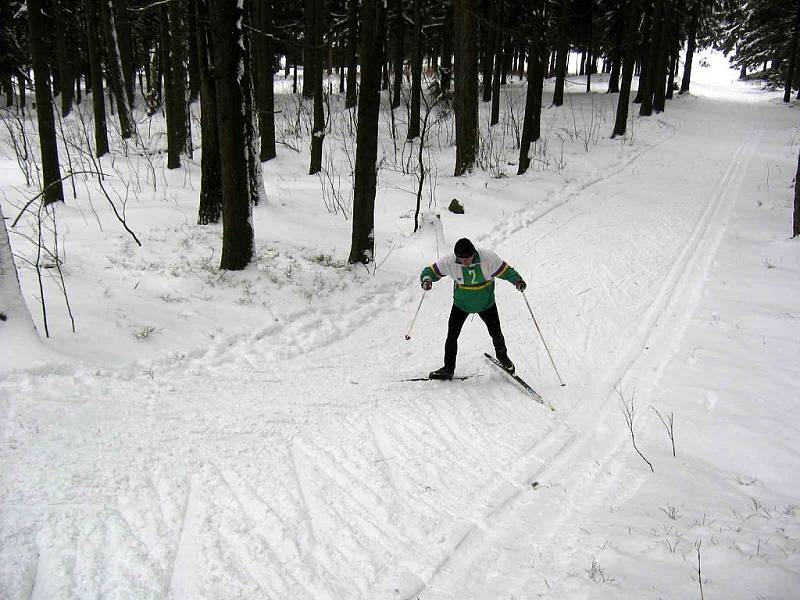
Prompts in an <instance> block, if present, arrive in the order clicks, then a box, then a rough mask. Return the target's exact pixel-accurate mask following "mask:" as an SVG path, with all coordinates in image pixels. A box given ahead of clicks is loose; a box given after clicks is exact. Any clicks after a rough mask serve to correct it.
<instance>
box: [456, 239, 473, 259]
mask: <svg viewBox="0 0 800 600" xmlns="http://www.w3.org/2000/svg"><path fill="white" fill-rule="evenodd" d="M453 251H454V252H455V255H456V256H457V257H458V258H469V257H470V256H472V255H473V254H475V246H473V245H472V242H470V241H469V240H468V239H467V238H461V239H460V240H458V241H457V242H456V247H455V248H454V249H453Z"/></svg>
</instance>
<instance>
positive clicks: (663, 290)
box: [408, 101, 757, 600]
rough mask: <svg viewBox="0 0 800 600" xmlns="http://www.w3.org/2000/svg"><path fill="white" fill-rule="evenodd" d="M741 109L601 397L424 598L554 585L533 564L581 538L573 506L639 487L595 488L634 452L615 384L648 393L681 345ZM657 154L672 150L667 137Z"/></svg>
mask: <svg viewBox="0 0 800 600" xmlns="http://www.w3.org/2000/svg"><path fill="white" fill-rule="evenodd" d="M744 111H745V112H746V113H747V122H748V123H749V126H748V128H747V132H746V134H745V139H744V140H743V141H742V142H741V143H740V144H739V146H738V147H737V148H736V150H735V152H734V153H733V155H732V156H731V158H730V160H729V161H728V163H727V166H726V168H725V170H724V172H723V175H722V176H721V178H720V179H719V180H718V182H717V183H716V184H715V186H714V188H715V192H714V194H713V196H712V197H711V198H710V200H709V201H708V202H707V204H706V206H705V208H704V210H703V212H702V214H701V215H700V217H699V219H698V220H697V223H696V225H695V227H694V230H693V231H692V233H691V235H690V236H689V238H688V239H687V242H686V244H685V245H684V247H683V250H682V251H681V252H680V254H679V255H678V256H677V258H676V260H675V262H674V263H673V265H672V268H671V269H670V272H669V275H668V277H666V279H665V280H664V283H663V285H662V286H661V287H660V290H659V292H658V294H657V296H656V298H655V299H654V301H653V302H652V304H651V305H650V307H649V308H648V310H647V311H646V313H645V314H644V316H643V318H642V319H641V321H640V322H639V323H638V325H637V327H636V331H635V334H634V335H633V336H632V337H631V339H630V340H629V343H628V344H627V345H626V346H625V349H624V350H623V352H621V353H620V354H621V356H620V360H619V362H618V363H617V364H616V365H615V366H614V367H613V368H612V369H610V370H609V371H608V372H607V373H604V374H603V377H602V378H603V392H602V395H600V396H598V397H597V399H593V398H591V397H585V398H582V399H579V400H578V401H577V403H576V404H574V405H573V406H572V407H571V411H570V413H569V414H568V415H567V417H566V418H564V419H563V420H561V421H560V422H558V424H557V425H556V426H555V427H554V428H553V429H552V430H551V431H550V432H548V433H547V434H546V435H545V436H544V438H543V439H542V440H541V441H540V442H539V443H537V445H536V446H535V447H534V448H532V449H531V451H530V452H529V453H528V454H527V455H526V456H524V457H520V461H519V462H518V463H517V464H516V465H515V467H514V468H513V469H512V471H513V472H515V473H516V475H515V477H513V478H512V480H513V481H514V482H515V483H514V485H512V486H507V487H506V490H505V493H504V494H503V495H502V497H501V498H500V499H499V500H498V501H497V502H496V503H495V504H493V505H492V506H490V507H488V508H487V509H486V510H485V511H484V513H483V515H482V516H481V518H480V519H476V520H475V521H474V522H473V523H472V525H471V526H470V527H469V528H468V530H467V531H466V532H465V534H464V535H463V537H462V538H461V539H460V540H459V541H458V543H457V544H456V546H455V547H454V549H453V552H452V553H451V554H449V555H448V556H447V557H445V559H444V560H443V561H442V562H441V563H440V564H439V565H437V566H436V567H435V568H434V569H433V570H432V573H431V575H430V577H429V578H428V579H427V581H426V587H425V593H424V596H423V597H424V598H425V599H426V600H445V599H446V600H455V599H459V600H460V599H466V598H474V599H485V600H489V599H491V598H495V597H497V596H496V593H497V585H498V584H499V583H500V581H501V580H502V589H503V593H504V594H505V595H508V596H509V597H517V595H518V594H519V595H521V597H525V594H534V593H545V592H546V591H547V590H548V589H549V588H550V583H548V582H546V581H545V578H546V575H547V574H546V573H545V574H542V572H537V570H536V569H535V565H536V564H537V563H538V564H540V565H546V566H547V568H548V569H549V572H550V573H552V572H553V570H554V567H555V566H558V565H559V563H561V565H560V566H562V567H563V566H565V565H564V563H565V562H567V561H565V559H563V558H562V554H563V549H564V548H566V547H570V544H574V542H575V540H576V539H577V537H578V530H577V529H576V528H575V527H569V526H568V525H569V521H570V517H571V516H572V515H573V513H574V511H575V509H576V508H577V507H579V506H583V505H585V504H587V503H590V504H592V505H595V506H601V505H603V504H604V503H607V502H606V501H607V500H608V499H609V498H613V499H614V501H615V502H619V501H620V500H621V499H622V498H624V497H629V496H630V495H633V493H635V490H636V488H637V487H638V483H639V482H640V481H641V479H639V480H638V481H629V482H622V481H615V482H614V483H613V485H610V486H609V485H605V486H602V485H598V481H599V478H600V476H601V475H604V474H609V473H613V472H616V471H618V465H619V464H620V463H621V462H622V461H623V460H624V458H623V457H624V456H625V455H626V454H627V453H628V452H632V449H631V448H630V437H629V433H628V431H627V429H625V427H624V424H621V423H620V420H621V416H620V412H619V408H618V406H617V403H616V402H615V399H616V397H617V389H619V390H620V391H622V392H623V393H626V391H627V392H628V393H630V390H631V386H635V387H636V390H637V394H640V395H645V397H646V394H647V392H648V391H650V388H651V387H652V386H653V385H655V384H656V383H657V380H658V374H659V373H660V372H661V371H662V370H663V368H664V367H665V366H666V364H667V362H668V361H669V359H670V358H671V357H672V355H673V353H674V352H675V350H676V349H677V347H678V345H679V342H680V339H681V335H682V332H683V330H684V329H685V326H686V322H687V320H688V318H689V317H690V316H691V312H692V310H693V308H694V306H695V305H696V302H697V298H698V296H699V294H700V292H701V291H702V288H703V282H704V281H705V279H706V277H707V274H708V269H709V267H710V264H711V262H712V260H713V257H714V253H715V251H716V249H717V247H718V246H719V243H720V240H721V239H722V236H723V235H724V233H725V230H726V227H727V223H728V221H729V218H730V214H731V212H732V210H733V207H734V205H735V203H736V200H737V198H738V194H737V191H738V188H739V186H740V185H741V181H742V180H743V179H744V173H745V171H746V169H747V165H748V163H749V162H750V160H751V159H752V157H753V156H754V154H755V148H756V144H757V138H756V135H755V132H756V124H757V119H756V116H757V115H756V113H755V110H754V108H753V106H752V103H751V102H749V101H748V102H747V103H746V109H745V110H744ZM663 151H664V152H669V151H670V148H669V143H667V144H666V147H664V148H663ZM597 183H600V182H597ZM560 206H561V205H559V206H558V207H555V208H556V209H557V208H560ZM537 220H538V218H537V219H532V220H531V221H530V223H535V222H536V221H537ZM570 220H571V219H570ZM515 232H524V229H522V228H518V229H515ZM492 237H494V236H492ZM610 300H613V298H610ZM651 349H652V350H651ZM653 373H656V376H655V377H654V376H653ZM581 391H586V390H581ZM569 394H570V395H573V394H574V390H572V391H571V392H570V393H569ZM408 600H412V597H409V598H408Z"/></svg>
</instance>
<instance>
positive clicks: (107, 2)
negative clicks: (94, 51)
mask: <svg viewBox="0 0 800 600" xmlns="http://www.w3.org/2000/svg"><path fill="white" fill-rule="evenodd" d="M100 7H101V10H100V13H101V15H102V18H103V31H104V33H105V39H106V56H107V57H108V60H107V62H106V68H107V69H108V78H109V83H110V84H111V91H112V93H113V94H114V98H115V99H116V101H117V113H118V114H119V127H120V130H121V132H122V138H123V139H129V138H130V137H131V136H132V135H133V117H132V116H131V107H130V104H129V103H128V94H127V92H126V90H125V75H124V71H123V68H122V60H121V59H120V54H119V42H118V40H117V26H116V20H115V17H114V5H113V0H100Z"/></svg>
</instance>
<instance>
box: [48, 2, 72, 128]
mask: <svg viewBox="0 0 800 600" xmlns="http://www.w3.org/2000/svg"><path fill="white" fill-rule="evenodd" d="M64 4H65V3H64V1H63V0H55V2H53V16H54V18H55V23H54V26H55V30H56V47H57V49H58V70H59V73H60V84H61V85H60V90H59V92H60V96H61V114H62V116H65V117H66V116H67V115H68V114H69V113H70V111H71V110H72V101H73V100H74V99H75V91H74V90H75V87H74V86H75V75H74V73H73V66H74V65H73V50H74V49H73V48H70V47H69V46H68V40H67V32H68V31H71V30H72V27H73V24H72V23H71V22H70V21H71V19H67V14H69V13H68V12H67V11H64V10H63V5H64Z"/></svg>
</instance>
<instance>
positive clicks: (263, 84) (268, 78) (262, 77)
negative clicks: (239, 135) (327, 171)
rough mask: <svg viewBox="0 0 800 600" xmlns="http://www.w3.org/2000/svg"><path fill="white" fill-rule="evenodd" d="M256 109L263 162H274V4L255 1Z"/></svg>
mask: <svg viewBox="0 0 800 600" xmlns="http://www.w3.org/2000/svg"><path fill="white" fill-rule="evenodd" d="M253 5H254V8H255V22H256V29H257V30H258V31H257V32H256V33H255V34H254V35H255V56H256V59H255V68H254V69H253V72H254V73H255V80H256V106H257V109H258V130H259V133H260V134H261V156H260V159H261V161H262V162H265V161H268V160H272V159H273V158H275V156H276V152H275V85H274V81H273V79H274V75H275V73H274V71H273V69H274V65H275V49H274V44H273V41H272V0H254V3H253Z"/></svg>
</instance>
